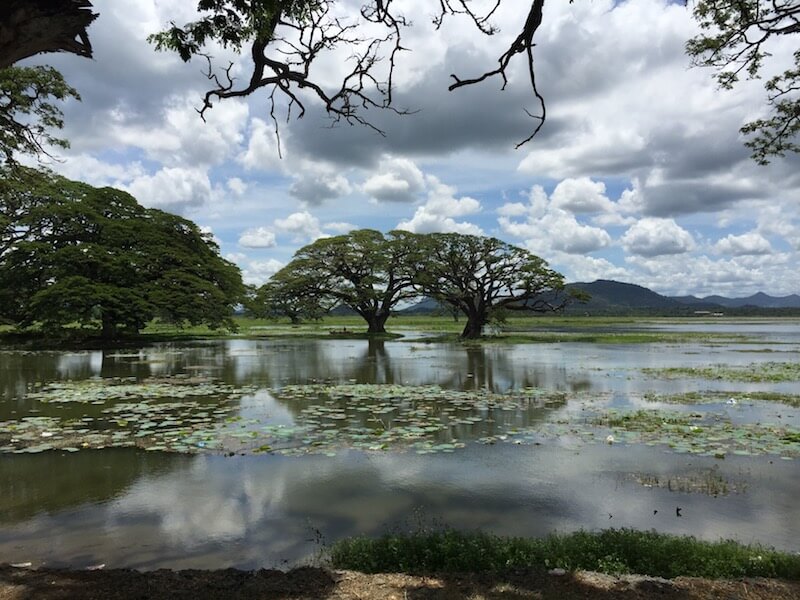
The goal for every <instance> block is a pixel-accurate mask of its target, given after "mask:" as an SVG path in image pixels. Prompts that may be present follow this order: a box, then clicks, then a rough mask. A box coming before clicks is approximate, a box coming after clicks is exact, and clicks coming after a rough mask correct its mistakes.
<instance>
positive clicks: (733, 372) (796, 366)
mask: <svg viewBox="0 0 800 600" xmlns="http://www.w3.org/2000/svg"><path fill="white" fill-rule="evenodd" d="M642 373H645V374H647V375H650V376H652V377H660V378H665V379H682V378H696V379H725V380H728V381H742V382H749V383H763V382H771V383H777V382H782V381H800V363H791V362H763V363H752V364H750V365H747V366H744V367H734V366H731V365H710V366H707V367H669V368H663V369H642Z"/></svg>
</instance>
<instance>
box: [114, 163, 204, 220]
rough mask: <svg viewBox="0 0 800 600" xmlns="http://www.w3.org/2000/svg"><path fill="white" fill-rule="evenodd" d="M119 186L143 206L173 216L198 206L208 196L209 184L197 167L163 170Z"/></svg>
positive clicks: (166, 168)
mask: <svg viewBox="0 0 800 600" xmlns="http://www.w3.org/2000/svg"><path fill="white" fill-rule="evenodd" d="M123 187H124V188H125V189H127V191H128V192H130V193H131V194H132V195H133V196H134V197H135V198H136V199H137V200H138V201H139V202H140V203H141V204H142V205H144V206H148V207H152V208H160V209H163V210H167V211H170V212H176V213H183V212H185V211H186V210H188V209H189V208H191V207H198V206H201V205H203V204H205V203H207V202H208V201H209V200H210V199H211V196H212V186H211V181H210V180H209V178H208V174H207V173H206V171H205V170H204V169H200V168H186V167H164V168H162V169H161V170H159V171H158V172H156V173H155V174H154V175H142V176H141V177H137V178H135V179H133V180H132V181H131V182H130V183H129V184H127V185H125V186H123Z"/></svg>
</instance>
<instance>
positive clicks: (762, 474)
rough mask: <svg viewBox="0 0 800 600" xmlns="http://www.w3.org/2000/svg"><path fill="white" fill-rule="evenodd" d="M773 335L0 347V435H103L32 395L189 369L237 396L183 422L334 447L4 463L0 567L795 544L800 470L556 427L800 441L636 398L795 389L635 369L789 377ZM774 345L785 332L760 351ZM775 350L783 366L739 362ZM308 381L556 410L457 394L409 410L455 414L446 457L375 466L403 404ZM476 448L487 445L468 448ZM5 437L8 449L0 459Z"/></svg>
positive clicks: (99, 454) (799, 418)
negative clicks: (389, 543)
mask: <svg viewBox="0 0 800 600" xmlns="http://www.w3.org/2000/svg"><path fill="white" fill-rule="evenodd" d="M775 325H776V326H775V327H773V328H770V327H763V326H762V327H760V328H759V330H758V331H759V334H758V338H757V340H755V341H757V344H755V348H754V344H752V343H751V344H745V343H742V344H736V343H726V344H724V345H719V346H717V345H713V346H709V345H704V344H699V343H698V344H678V345H676V344H653V345H629V346H625V345H598V344H577V343H575V344H517V345H513V346H505V345H484V346H482V347H471V348H465V347H462V346H460V345H450V344H436V343H424V342H423V341H421V340H417V341H386V342H367V341H362V340H336V339H330V340H327V339H326V340H299V339H298V340H286V339H283V340H228V341H220V340H215V341H210V342H204V343H192V344H184V343H181V344H157V345H153V346H148V347H143V348H137V349H133V350H131V349H124V350H104V351H87V352H35V353H28V352H10V351H6V352H3V353H0V391H1V392H2V400H0V421H5V422H9V421H15V422H16V421H18V420H20V419H22V418H24V417H26V416H28V417H30V416H35V417H52V418H53V419H62V420H69V419H73V420H74V419H78V418H80V417H85V418H87V419H94V420H95V422H94V423H93V424H92V427H100V425H98V423H100V422H101V421H102V423H104V425H102V426H104V427H105V426H110V425H107V422H109V423H111V424H112V425H113V420H114V418H117V417H116V416H113V417H109V416H108V415H109V413H108V412H103V411H104V410H106V409H108V408H109V407H113V406H114V405H115V404H118V403H119V402H122V401H121V400H118V399H112V400H105V401H102V402H100V401H98V403H97V404H90V403H89V404H86V403H79V402H61V403H59V402H52V401H50V402H47V401H43V400H41V399H38V400H37V399H36V398H35V393H36V392H37V391H38V390H40V386H41V385H42V384H48V383H53V382H61V383H63V384H65V385H67V386H70V385H77V384H78V383H80V382H84V383H86V384H92V382H95V383H97V382H100V381H104V380H105V381H107V380H110V379H111V378H130V381H131V382H133V381H137V382H145V381H163V380H165V378H166V377H167V376H175V375H183V376H186V377H191V378H193V379H192V380H193V381H195V380H197V381H201V380H202V381H213V382H215V384H227V385H230V386H239V387H246V388H247V392H246V393H244V394H242V395H241V396H240V397H237V398H235V399H233V400H231V401H230V402H228V403H227V404H225V410H226V411H227V412H226V413H225V415H226V416H225V417H223V416H222V413H220V415H219V416H218V417H217V416H214V413H211V412H210V407H213V406H215V405H216V404H215V402H216V401H217V400H216V396H214V398H211V399H207V398H194V397H190V398H183V399H180V400H179V401H180V402H182V403H185V404H190V403H191V402H195V403H196V406H194V407H193V408H192V409H191V410H189V411H188V412H186V414H185V415H184V414H183V413H181V414H182V415H183V416H182V417H181V418H185V419H187V421H188V419H189V418H190V417H191V416H192V415H196V414H198V413H200V412H202V413H204V414H205V413H209V414H211V416H210V417H208V418H212V419H218V420H219V421H220V422H222V421H223V419H224V418H229V419H230V418H231V415H233V416H234V417H236V418H237V419H241V421H242V422H246V421H247V420H249V419H250V420H253V421H258V426H262V425H264V424H265V423H266V424H267V425H268V426H269V427H273V430H274V428H279V429H280V428H286V429H287V430H289V431H291V428H292V427H299V426H302V425H303V424H306V425H308V424H309V423H310V424H311V426H312V428H313V431H314V432H322V433H324V432H325V431H326V429H327V430H330V431H332V432H333V433H332V434H330V435H328V437H326V438H324V439H325V440H326V441H325V444H327V445H323V446H322V448H323V450H324V451H325V452H323V453H319V454H310V455H300V456H283V455H280V454H272V453H265V454H257V455H253V454H252V453H251V450H253V445H254V444H257V443H260V442H261V441H262V440H260V439H259V440H256V441H254V442H252V444H250V442H248V441H247V440H245V441H246V442H247V444H245V442H240V441H235V443H236V444H242V446H241V448H242V449H243V451H244V453H245V454H246V455H244V456H242V455H239V452H236V453H235V455H234V456H227V455H226V454H227V452H225V453H222V452H220V453H217V452H205V451H204V450H203V451H200V450H202V449H200V448H194V447H192V448H190V450H192V451H200V452H199V453H198V454H185V453H174V452H159V451H153V452H147V451H144V450H142V449H137V448H106V449H102V450H95V449H82V450H80V451H78V452H72V453H71V452H64V451H61V450H51V451H45V452H41V453H37V454H10V453H4V454H0V562H28V561H30V562H33V563H34V564H35V565H41V564H47V565H50V566H71V567H85V566H89V565H94V564H100V563H104V564H106V565H107V567H109V568H110V567H133V568H140V569H155V568H161V567H170V568H190V567H191V568H219V567H227V566H234V567H240V568H258V567H274V566H278V567H281V566H289V565H292V564H297V563H299V562H302V561H306V560H309V559H313V557H314V556H315V555H316V554H318V553H319V552H320V551H321V550H322V549H323V548H324V546H325V545H326V544H328V543H331V542H333V541H335V540H336V539H340V538H342V537H345V536H351V535H359V534H366V535H378V534H380V533H383V532H386V531H393V530H400V531H407V530H409V529H414V528H417V527H420V526H439V525H449V526H452V527H456V528H460V529H482V530H485V531H491V532H494V533H498V534H506V535H545V534H547V533H550V532H552V531H561V532H568V531H573V530H576V529H580V528H584V529H601V528H607V527H635V528H640V529H656V530H659V531H665V532H670V533H681V534H692V535H696V536H698V537H701V538H704V539H719V538H721V537H723V538H734V539H738V540H741V541H744V542H754V541H755V542H760V543H764V544H768V545H772V546H775V547H778V548H781V549H785V550H790V551H798V550H800V547H798V544H797V539H799V538H800V504H798V503H797V502H796V498H797V495H798V493H800V460H798V459H795V460H783V459H781V457H780V456H778V455H776V454H763V455H754V456H737V455H734V454H728V455H726V457H725V459H724V460H719V459H715V458H714V457H713V456H698V455H696V454H680V453H676V452H675V451H673V450H672V449H670V448H669V447H668V446H666V445H664V444H656V445H652V446H647V445H645V444H643V443H631V444H624V443H614V444H612V445H608V444H605V443H586V441H585V440H584V439H582V438H581V435H580V433H575V434H574V435H573V434H569V433H567V434H561V433H559V434H558V435H550V434H549V433H551V432H553V431H556V432H558V431H560V430H559V429H558V427H563V426H564V425H563V423H565V422H570V423H575V422H577V423H582V425H580V427H583V428H584V429H586V423H587V418H586V417H584V416H583V415H584V414H588V413H587V411H589V412H591V411H594V412H597V411H602V410H608V409H611V408H613V409H617V410H626V409H634V408H647V409H652V408H653V407H654V406H656V407H660V408H669V409H670V410H676V411H684V412H687V413H689V412H693V411H698V410H700V411H708V412H709V413H714V414H716V413H720V412H722V413H725V414H726V415H727V417H728V418H730V419H731V420H732V421H734V422H741V423H757V422H758V423H767V422H769V423H779V424H788V425H789V426H792V427H794V429H800V411H798V410H797V409H792V408H789V407H786V406H783V405H780V404H774V403H748V402H739V403H737V404H736V405H733V406H726V405H725V404H724V402H722V401H720V403H718V404H712V405H710V406H691V407H681V406H667V405H661V404H657V405H654V404H653V403H652V402H648V401H647V400H646V399H645V398H644V394H646V393H678V392H685V391H703V390H712V391H713V390H718V391H723V390H724V391H726V392H727V391H735V392H737V393H738V392H744V391H759V390H760V391H780V392H782V393H787V394H800V382H783V383H733V382H725V381H716V380H714V381H706V380H693V379H680V380H665V379H656V378H653V377H648V376H646V375H644V374H643V373H642V372H641V368H644V367H651V368H657V367H672V366H693V365H703V364H711V363H713V364H723V363H724V364H727V365H747V364H751V363H757V362H763V361H776V360H779V361H782V362H794V363H797V362H800V326H798V325H797V324H794V325H790V326H787V325H786V324H785V323H776V324H775ZM702 326H704V327H709V325H702ZM710 326H711V327H713V326H714V325H713V324H712V325H710ZM726 327H730V323H728V324H727V325H726ZM733 329H734V330H735V329H736V328H735V327H733ZM736 332H738V331H734V333H736ZM742 332H744V333H748V332H747V331H746V330H745V329H743V330H742ZM772 334H774V335H776V336H779V337H780V339H779V340H771V339H770V337H769V336H770V335H772ZM749 341H751V342H752V341H754V340H752V339H751V340H749ZM778 343H780V345H775V344H778ZM767 348H770V349H779V350H781V352H780V353H763V352H753V351H752V350H754V349H761V350H764V349H767ZM154 378H155V379H154ZM126 380H127V379H126ZM167 380H168V379H167ZM70 382H71V383H70ZM316 382H328V383H329V384H347V385H352V384H376V383H377V384H401V385H404V386H421V385H425V386H428V385H433V384H435V385H438V386H440V387H441V388H442V389H444V390H453V391H459V390H460V391H476V390H477V391H480V390H489V391H491V392H492V393H495V394H506V393H507V392H509V391H518V390H522V389H525V388H537V389H543V390H546V391H547V392H548V393H553V392H559V393H561V394H562V396H559V398H560V399H558V398H557V399H555V400H552V399H551V400H552V401H549V402H545V403H543V402H540V401H532V400H531V401H527V400H524V401H515V402H514V403H513V404H512V405H510V406H494V407H492V406H489V407H488V408H487V407H486V406H484V405H479V406H476V405H472V404H469V405H467V406H463V405H459V404H458V402H460V400H458V398H456V399H455V400H452V401H451V400H449V399H444V400H440V401H437V403H436V404H435V406H434V405H430V406H429V405H428V404H426V403H425V402H426V401H425V400H419V401H417V400H414V401H411V400H409V401H408V402H409V406H407V407H406V408H404V409H403V410H406V411H408V412H409V414H412V416H413V415H416V416H413V418H415V419H422V418H423V417H422V416H419V415H420V414H421V413H420V412H419V411H422V410H423V409H425V410H427V411H428V413H426V414H427V417H425V418H433V417H436V418H439V417H440V416H441V415H440V414H436V415H433V416H432V415H431V414H430V413H431V411H434V410H435V411H441V414H444V415H445V416H446V418H447V419H450V422H449V424H448V425H447V426H446V427H440V428H439V429H438V430H437V431H435V432H431V433H430V434H427V433H426V434H425V435H426V436H428V437H426V438H424V439H425V440H428V441H426V442H425V443H427V444H428V446H431V445H435V444H440V443H449V442H452V441H453V440H455V441H456V442H457V444H456V447H455V448H448V449H447V451H445V452H434V453H425V454H418V453H417V450H419V449H420V446H419V445H417V446H415V445H414V444H419V443H421V442H419V440H410V441H408V443H406V442H404V441H403V439H402V438H401V439H399V440H395V441H393V442H392V443H391V444H388V445H387V448H386V449H383V450H376V451H370V450H363V449H354V448H353V446H352V444H351V441H352V439H355V438H353V436H352V435H351V434H352V432H353V431H361V429H360V428H368V427H373V428H375V429H376V430H378V429H379V426H378V425H377V422H378V421H380V422H381V423H382V424H383V425H382V426H387V427H389V428H397V427H403V426H407V425H408V423H407V422H404V421H403V418H405V417H404V415H406V413H403V412H402V411H401V412H400V414H398V413H397V411H395V412H394V413H387V414H386V415H384V416H382V417H380V418H379V415H375V414H373V413H374V410H375V409H374V407H373V408H371V409H369V410H367V411H366V412H363V413H359V412H357V411H356V408H358V406H355V405H354V404H353V403H352V402H350V404H347V406H346V407H345V404H343V403H342V402H339V403H337V402H333V401H331V400H329V399H326V398H323V397H320V398H312V399H309V398H308V397H291V396H290V395H287V394H284V391H289V390H291V389H292V388H291V386H293V385H297V384H301V385H304V384H314V383H316ZM163 401H164V400H163V399H158V400H155V401H153V402H155V403H157V402H163ZM126 402H130V400H126ZM394 402H397V400H394ZM356 404H358V403H356ZM369 406H371V405H369ZM320 407H321V408H324V409H326V410H328V409H330V411H342V412H341V414H342V415H344V416H343V417H339V416H337V414H338V413H334V412H329V413H325V412H323V413H322V414H321V416H320V414H319V413H318V412H314V411H317V409H320ZM326 407H327V408H326ZM362 408H363V406H362ZM309 411H311V412H309ZM414 411H417V412H416V413H415V412H414ZM111 414H112V415H116V414H117V413H111ZM464 415H467V416H471V417H474V420H473V421H468V420H467V421H464V422H459V421H458V419H457V418H456V417H459V418H460V417H463V416H464ZM329 417H330V418H331V419H332V418H334V417H335V418H336V419H338V420H326V419H328V418H329ZM392 419H395V420H396V421H392ZM238 422H239V421H235V422H234V423H238ZM412 424H413V419H412ZM126 426H129V425H127V424H126ZM781 426H783V425H781ZM120 427H122V426H120ZM348 428H351V429H348ZM273 430H270V431H273ZM509 430H512V431H515V430H521V431H526V430H535V431H536V432H538V433H536V434H535V435H533V436H532V437H531V436H529V438H524V436H519V441H521V442H523V443H520V444H519V445H516V444H514V443H511V442H512V440H514V439H516V438H515V437H514V434H513V433H512V434H511V435H510V437H509V438H508V439H507V440H500V438H499V437H497V439H496V440H495V439H494V438H492V436H500V435H501V434H504V433H505V432H507V431H509ZM322 433H320V435H321V434H322ZM37 434H38V432H37ZM309 435H311V434H309V433H308V432H306V433H300V434H297V435H295V436H294V437H290V438H288V439H289V440H290V441H288V442H286V443H285V445H286V446H293V445H298V444H299V446H298V448H300V449H302V450H306V449H312V448H311V446H308V447H305V446H303V443H302V442H301V441H299V440H301V438H303V436H309ZM314 435H316V433H315V434H314ZM599 435H602V436H603V437H604V435H605V433H604V432H603V433H602V434H599ZM537 436H538V437H537ZM356 438H357V436H356ZM314 439H317V438H314ZM320 439H322V438H320ZM420 439H422V438H420ZM487 439H490V441H491V442H494V443H479V442H478V440H484V442H485V441H486V440H487ZM342 440H345V441H346V443H345V442H344V441H342ZM6 441H7V440H6ZM4 443H6V442H5V441H4V440H3V439H2V434H0V446H2V445H3V444H4ZM228 443H234V442H228ZM367 443H371V441H368V442H367ZM248 444H249V445H248ZM462 444H463V447H461V445H462ZM236 447H237V448H238V447H239V446H236ZM278 447H279V446H275V448H278ZM228 449H229V447H226V450H228ZM329 450H332V451H331V452H328V451H329ZM299 453H300V454H304V452H299ZM326 453H330V454H332V456H327V455H326ZM678 507H680V508H681V511H680V516H678V513H677V511H676V509H677V508H678Z"/></svg>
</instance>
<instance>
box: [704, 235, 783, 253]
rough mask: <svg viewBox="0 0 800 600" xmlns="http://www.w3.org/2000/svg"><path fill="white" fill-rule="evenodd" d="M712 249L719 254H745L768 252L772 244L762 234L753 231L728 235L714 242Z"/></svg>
mask: <svg viewBox="0 0 800 600" xmlns="http://www.w3.org/2000/svg"><path fill="white" fill-rule="evenodd" d="M714 250H715V251H716V252H718V253H720V254H731V255H733V256H745V255H748V254H770V253H772V246H771V245H770V243H769V240H767V239H766V238H765V237H764V236H763V235H761V234H760V233H757V232H755V231H751V232H748V233H744V234H742V235H728V236H726V237H724V238H722V239H721V240H719V241H718V242H717V243H716V244H714Z"/></svg>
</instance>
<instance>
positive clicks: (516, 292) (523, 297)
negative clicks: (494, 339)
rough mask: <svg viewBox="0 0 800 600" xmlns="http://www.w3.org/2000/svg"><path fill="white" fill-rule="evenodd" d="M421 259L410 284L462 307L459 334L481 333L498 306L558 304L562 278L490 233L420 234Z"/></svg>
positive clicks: (541, 308)
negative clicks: (461, 325)
mask: <svg viewBox="0 0 800 600" xmlns="http://www.w3.org/2000/svg"><path fill="white" fill-rule="evenodd" d="M423 239H424V242H422V245H423V246H424V248H425V259H424V261H423V263H422V265H421V268H419V269H418V270H417V276H416V279H415V283H416V284H417V286H418V287H419V289H420V290H421V291H422V292H423V293H424V294H425V295H427V296H430V297H431V298H434V299H436V300H438V301H439V302H441V303H443V304H447V305H449V306H452V307H453V308H456V309H458V310H460V311H461V312H463V313H464V314H465V315H466V316H467V323H466V325H465V327H464V330H463V332H462V334H461V336H462V337H464V338H477V337H480V335H481V331H482V329H483V326H484V325H486V324H487V323H489V322H490V320H491V318H492V315H493V314H498V315H499V314H500V313H499V311H509V310H510V311H530V312H548V311H555V310H559V309H560V308H563V306H564V305H565V303H566V300H567V296H564V295H562V294H559V292H561V291H562V290H563V289H564V278H563V276H562V275H561V274H560V273H557V272H556V271H553V270H552V269H549V268H548V267H547V263H546V262H545V261H544V260H543V259H542V258H540V257H538V256H536V255H534V254H532V253H531V252H528V251H527V250H524V249H523V248H518V247H516V246H512V245H511V244H507V243H506V242H503V241H501V240H498V239H496V238H491V237H482V236H474V235H465V234H460V233H433V234H429V235H427V236H423Z"/></svg>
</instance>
